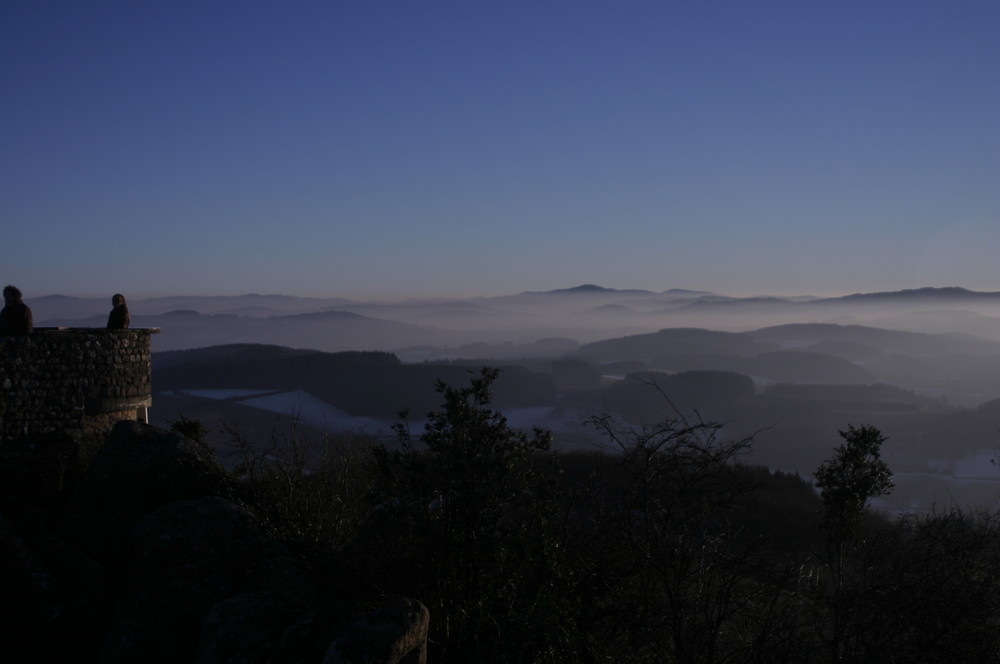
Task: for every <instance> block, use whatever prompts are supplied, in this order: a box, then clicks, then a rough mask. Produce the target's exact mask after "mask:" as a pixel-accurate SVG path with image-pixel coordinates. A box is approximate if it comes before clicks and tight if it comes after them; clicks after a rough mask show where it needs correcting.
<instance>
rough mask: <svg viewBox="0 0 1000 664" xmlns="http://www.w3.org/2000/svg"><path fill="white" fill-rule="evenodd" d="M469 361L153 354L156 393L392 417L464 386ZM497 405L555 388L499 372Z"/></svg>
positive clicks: (247, 348)
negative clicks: (285, 396) (264, 394)
mask: <svg viewBox="0 0 1000 664" xmlns="http://www.w3.org/2000/svg"><path fill="white" fill-rule="evenodd" d="M476 368H477V367H476V366H474V365H471V364H468V363H465V364H453V363H447V362H438V363H423V364H403V363H402V362H400V361H399V359H398V358H397V357H396V356H395V355H393V354H392V353H386V352H357V351H348V352H340V353H326V352H322V351H315V350H299V349H292V348H284V347H282V346H271V345H256V344H234V345H226V346H212V347H209V348H199V349H196V350H186V351H169V352H165V353H154V355H153V376H154V387H155V389H156V390H157V391H161V392H162V391H171V390H186V389H188V390H189V389H274V390H305V391H307V392H310V393H311V394H313V395H314V396H316V397H318V398H319V399H322V400H323V401H326V402H327V403H331V404H337V406H338V407H339V408H342V409H343V410H345V411H347V412H348V413H350V414H351V415H368V416H376V417H395V416H396V415H397V414H398V413H399V412H400V411H401V410H403V409H409V410H411V411H413V412H414V413H415V414H417V415H421V416H422V415H423V414H424V413H425V412H426V411H428V410H430V409H432V408H433V407H434V406H436V405H437V403H438V400H439V399H438V396H437V395H436V393H435V391H434V386H435V384H436V382H437V381H439V380H440V381H444V382H446V383H448V384H452V385H460V384H463V383H465V382H467V381H468V378H469V371H470V370H475V369H476ZM502 368H503V371H502V372H501V377H500V379H499V380H498V381H497V383H496V386H495V388H496V393H495V401H496V403H497V405H522V404H531V405H550V404H552V403H554V401H555V383H554V382H553V380H552V377H551V375H550V374H548V373H541V372H534V371H530V370H528V369H526V368H524V367H517V366H506V367H502Z"/></svg>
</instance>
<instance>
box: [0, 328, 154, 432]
mask: <svg viewBox="0 0 1000 664" xmlns="http://www.w3.org/2000/svg"><path fill="white" fill-rule="evenodd" d="M156 332H159V330H158V329H156V328H151V329H129V330H104V329H100V328H35V331H34V332H33V333H32V334H30V335H27V336H24V337H0V443H2V442H7V441H11V440H16V439H18V438H21V437H23V436H27V435H34V434H40V433H47V432H50V431H67V430H77V431H89V430H102V429H110V427H111V426H112V425H113V424H114V423H115V422H117V421H118V420H122V419H128V420H134V419H143V420H144V419H145V413H146V409H147V408H148V407H149V406H150V405H151V403H152V343H151V341H152V335H153V334H155V333H156Z"/></svg>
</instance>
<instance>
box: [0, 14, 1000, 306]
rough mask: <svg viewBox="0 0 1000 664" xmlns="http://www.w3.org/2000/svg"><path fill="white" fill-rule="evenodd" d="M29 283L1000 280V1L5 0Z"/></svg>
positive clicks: (12, 155) (885, 285)
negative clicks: (285, 0) (94, 0)
mask: <svg viewBox="0 0 1000 664" xmlns="http://www.w3.org/2000/svg"><path fill="white" fill-rule="evenodd" d="M0 101H2V103H0V120H2V129H0V219H2V227H3V239H2V241H0V281H2V282H3V283H15V284H17V285H18V286H19V287H21V289H22V290H23V291H24V292H25V295H26V296H28V297H34V296H38V295H43V294H51V293H64V294H70V295H105V294H108V295H109V294H110V293H113V292H115V291H122V292H125V293H128V294H130V296H131V297H138V296H141V295H166V294H242V293H248V292H260V293H287V294H301V295H332V296H346V297H402V296H438V295H489V294H503V293H513V292H518V291H523V290H547V289H550V288H563V287H569V286H575V285H578V284H581V283H596V284H600V285H602V286H607V287H611V288H647V289H651V290H664V289H667V288H674V287H679V288H697V289H708V290H715V291H720V292H726V293H733V294H754V293H776V294H800V293H813V294H827V293H830V294H843V293H849V292H857V291H877V290H895V289H899V288H911V287H917V286H951V285H957V286H965V287H967V288H973V289H977V290H1000V2H997V1H995V0H977V1H960V0H959V1H945V0H941V1H937V2H923V1H921V0H898V1H895V0H865V1H863V2H853V1H850V0H848V1H843V0H838V1H832V0H831V1H821V0H795V1H789V2H771V1H755V0H738V1H737V0H733V1H730V2H724V1H713V0H697V1H696V0H686V1H670V0H659V1H656V2H630V1H627V0H626V1H611V0H604V1H600V2H596V1H589V0H571V1H565V2H563V1H558V2H556V1H553V2H549V1H545V0H531V1H517V0H504V1H502V2H500V1H497V2H492V1H490V2H486V1H476V0H462V1H459V0H454V1H450V2H444V1H433V0H429V1H423V0H421V1H414V0H405V1H404V0H400V1H397V2H389V1H378V0H338V1H333V0H327V1H322V2H321V1H309V2H302V1H295V0H292V1H289V2H273V1H270V0H269V1H266V2H265V1H254V0H241V1H234V2H213V1H211V0H206V1H204V2H202V1H188V0H171V1H162V2H161V1H149V2H131V1H129V2H124V1H120V2H119V1H114V0H112V1H107V2H76V1H71V0H63V1H60V0H53V1H47V2H34V1H30V0H9V1H7V2H3V3H0Z"/></svg>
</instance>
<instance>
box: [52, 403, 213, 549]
mask: <svg viewBox="0 0 1000 664" xmlns="http://www.w3.org/2000/svg"><path fill="white" fill-rule="evenodd" d="M228 486H229V485H228V479H227V477H226V474H225V471H224V470H223V469H222V467H221V466H220V465H219V463H218V462H217V461H216V459H215V457H214V455H213V453H212V451H211V449H209V448H208V447H207V446H205V445H203V444H200V443H196V442H195V441H192V440H190V439H188V438H184V437H183V436H180V435H177V434H175V433H171V432H168V431H163V430H161V429H156V428H154V427H151V426H149V425H146V424H140V423H138V422H130V421H124V420H123V421H121V422H118V424H116V425H115V427H114V429H113V430H112V432H111V434H110V436H109V437H108V441H107V442H106V443H105V444H104V446H103V447H102V448H101V449H100V450H99V451H98V452H97V454H95V456H94V458H93V460H92V462H91V464H90V468H89V469H88V471H87V473H86V474H85V475H84V477H83V478H82V479H81V480H80V482H79V484H78V485H77V487H76V489H75V490H74V492H73V494H72V496H71V498H70V501H69V505H68V506H67V509H66V511H65V512H64V514H63V518H62V520H61V521H60V524H59V525H60V530H61V532H62V533H63V534H64V536H65V537H66V539H68V540H70V541H71V542H74V543H76V544H77V545H79V546H80V547H81V548H83V549H84V550H85V551H86V552H87V553H89V554H90V555H91V556H93V557H94V558H95V559H97V560H98V561H100V562H102V563H105V564H112V565H120V564H121V563H122V562H123V561H124V560H125V559H126V558H127V556H128V553H129V545H130V541H131V536H132V529H133V528H134V526H135V524H136V523H137V522H138V521H139V520H140V519H141V518H142V517H144V516H145V515H146V514H149V513H150V512H151V511H153V510H155V509H156V508H158V507H161V506H163V505H166V504H167V503H171V502H174V501H176V500H184V499H193V498H201V497H203V496H210V495H220V494H225V493H227V492H228Z"/></svg>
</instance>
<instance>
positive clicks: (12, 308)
mask: <svg viewBox="0 0 1000 664" xmlns="http://www.w3.org/2000/svg"><path fill="white" fill-rule="evenodd" d="M3 301H4V308H3V310H2V311H0V336H2V337H13V336H19V335H22V334H29V333H30V332H31V330H32V329H33V328H34V326H35V325H34V321H32V319H31V309H30V308H29V307H28V305H26V304H25V303H24V300H23V299H22V298H21V291H20V290H19V289H18V288H17V287H16V286H7V287H6V288H4V289H3Z"/></svg>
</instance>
